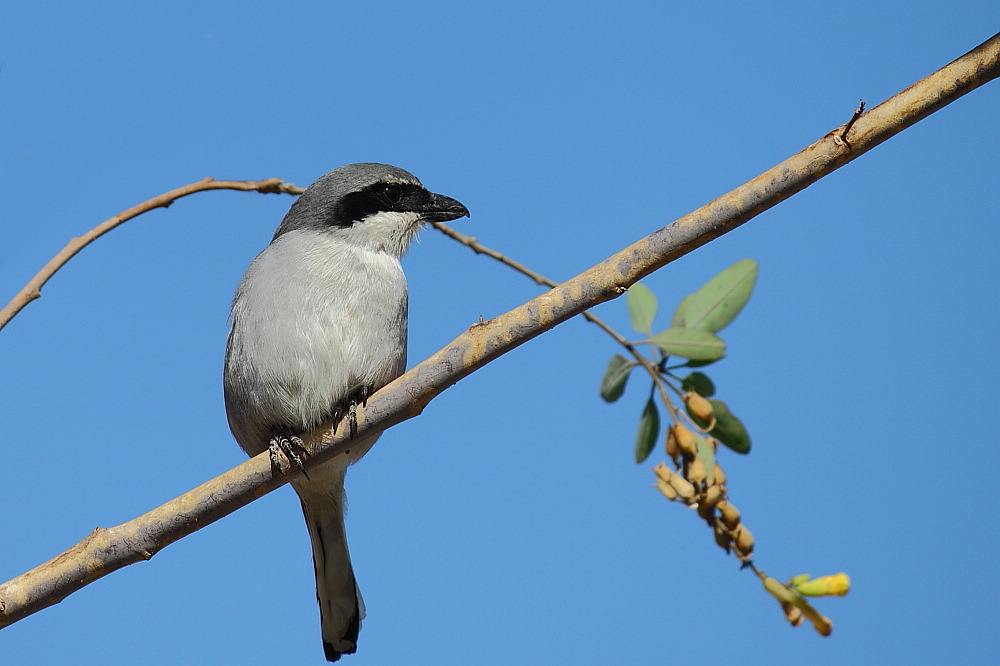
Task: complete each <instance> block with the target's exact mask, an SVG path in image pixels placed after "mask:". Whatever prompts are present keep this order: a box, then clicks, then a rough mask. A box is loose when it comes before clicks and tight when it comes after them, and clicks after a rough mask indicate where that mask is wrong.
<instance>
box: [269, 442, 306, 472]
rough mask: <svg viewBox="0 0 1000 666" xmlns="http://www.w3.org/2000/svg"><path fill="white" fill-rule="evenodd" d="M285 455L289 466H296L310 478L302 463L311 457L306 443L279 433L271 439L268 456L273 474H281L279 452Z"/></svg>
mask: <svg viewBox="0 0 1000 666" xmlns="http://www.w3.org/2000/svg"><path fill="white" fill-rule="evenodd" d="M279 451H280V452H281V453H283V454H284V456H285V459H286V460H288V465H289V466H290V467H291V466H295V467H296V468H298V470H299V471H300V472H302V475H303V476H304V477H306V479H308V478H309V473H308V472H307V471H306V468H305V465H304V464H303V463H302V461H303V460H304V459H305V458H308V457H309V451H308V450H307V449H306V446H305V442H303V441H302V440H301V439H300V438H298V437H296V436H295V435H287V434H284V433H279V434H277V435H275V436H274V437H272V438H271V441H270V442H269V443H268V445H267V455H268V458H269V459H270V461H271V473H272V474H280V473H281V465H280V464H279V462H278V452H279Z"/></svg>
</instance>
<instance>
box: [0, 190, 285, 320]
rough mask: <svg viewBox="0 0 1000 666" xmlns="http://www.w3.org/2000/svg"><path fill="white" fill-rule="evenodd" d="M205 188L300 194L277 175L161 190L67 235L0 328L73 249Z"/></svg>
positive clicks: (4, 313)
mask: <svg viewBox="0 0 1000 666" xmlns="http://www.w3.org/2000/svg"><path fill="white" fill-rule="evenodd" d="M206 190H241V191H243V192H261V193H263V194H302V189H301V188H298V187H296V186H295V185H292V184H290V183H286V182H284V181H283V180H281V179H280V178H267V179H266V180H214V179H212V178H204V179H202V180H199V181H198V182H196V183H190V184H188V185H183V186H181V187H178V188H176V189H173V190H170V191H169V192H164V193H163V194H161V195H159V196H156V197H153V198H152V199H148V200H146V201H143V202H142V203H141V204H137V205H135V206H132V207H131V208H129V209H128V210H123V211H122V212H120V213H118V214H117V215H115V216H114V217H109V218H108V219H106V220H104V221H103V222H101V223H100V224H98V225H97V226H96V227H94V228H93V229H91V230H90V231H88V232H87V233H85V234H83V235H82V236H77V237H76V238H71V239H70V241H69V242H68V243H66V247H64V248H63V249H61V250H60V251H59V254H57V255H56V256H54V257H52V258H51V259H50V260H49V262H48V263H47V264H45V265H44V266H42V270H40V271H38V273H36V274H35V277H33V278H31V280H29V281H28V284H26V285H24V287H23V288H22V289H21V291H19V292H17V294H15V295H14V298H12V299H11V300H10V303H8V304H7V305H5V306H4V307H3V309H2V310H0V329H2V328H3V327H4V326H6V325H7V322H9V321H10V320H11V319H13V318H14V317H15V315H17V313H18V312H20V311H21V310H23V309H24V308H25V306H27V305H28V303H30V302H31V301H33V300H35V299H36V298H40V297H41V295H42V287H44V286H45V283H46V282H48V281H49V279H50V278H51V277H52V276H53V275H55V274H56V271H58V270H59V269H60V268H62V267H63V266H65V265H66V262H68V261H69V260H70V259H72V258H73V257H74V256H76V253H77V252H79V251H80V250H82V249H83V248H85V247H87V246H88V245H90V244H91V243H93V242H94V241H95V240H97V239H98V238H100V237H101V236H103V235H104V234H106V233H108V232H109V231H111V230H112V229H114V228H115V227H117V226H118V225H120V224H123V223H124V222H128V221H129V220H131V219H132V218H133V217H138V216H139V215H142V214H143V213H148V212H149V211H151V210H156V209H157V208H167V207H168V206H170V205H171V204H172V203H174V202H175V201H177V200H178V199H181V198H183V197H186V196H188V195H189V194H194V193H195V192H204V191H206Z"/></svg>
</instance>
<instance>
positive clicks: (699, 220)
mask: <svg viewBox="0 0 1000 666" xmlns="http://www.w3.org/2000/svg"><path fill="white" fill-rule="evenodd" d="M998 75H1000V35H995V36H994V37H992V38H991V39H989V40H988V41H987V42H985V43H984V44H982V45H980V46H979V47H977V48H976V49H974V50H973V51H970V52H969V53H967V54H966V55H964V56H962V57H961V58H959V59H958V60H956V61H954V62H952V63H950V64H949V65H947V66H945V67H944V68H942V69H940V70H939V71H937V72H935V73H934V74H932V75H931V76H929V77H927V78H925V79H923V80H922V81H919V82H917V83H916V84H914V85H912V86H910V87H909V88H907V89H906V90H904V91H902V92H900V93H899V94H897V95H896V96H894V97H892V98H891V99H889V100H887V101H886V102H883V103H882V104H880V105H879V106H877V107H875V108H874V109H871V110H870V111H869V112H868V113H866V114H864V115H863V116H861V117H860V118H858V120H857V122H856V123H855V124H854V127H853V128H852V129H853V133H854V138H853V139H852V141H851V143H852V146H853V150H848V149H847V148H846V146H844V145H842V144H843V141H841V142H840V144H838V143H837V142H836V141H835V140H834V136H836V133H837V132H839V129H840V128H838V129H836V130H834V131H833V132H831V133H828V134H827V135H825V136H823V137H822V138H821V139H820V140H818V141H816V142H815V143H813V144H812V145H810V146H808V147H806V148H805V149H804V150H802V151H801V152H799V153H797V154H795V155H793V156H792V157H790V158H788V159H786V160H785V161H783V162H781V163H780V164H778V165H776V166H774V167H772V168H771V169H768V170H767V171H765V172H764V173H763V174H761V175H759V176H757V177H756V178H754V179H753V180H751V181H749V182H747V183H745V184H743V185H740V186H739V187H737V188H736V189H735V190H733V191H731V192H729V193H727V194H724V195H722V196H721V197H719V198H718V199H716V200H714V201H712V202H710V203H708V204H706V205H705V206H702V207H701V208H699V209H698V210H695V211H693V212H691V213H688V214H687V215H685V216H683V217H681V218H680V219H678V220H676V221H675V222H673V223H672V224H670V225H668V226H666V227H663V228H662V229H659V230H657V231H655V232H653V233H652V234H650V235H648V236H646V237H645V238H642V239H640V240H639V241H637V242H635V243H633V244H632V245H630V246H628V247H626V248H625V249H623V250H621V251H619V252H617V253H616V254H614V255H612V256H611V257H609V258H608V259H606V260H605V261H603V262H601V263H599V264H597V265H596V266H593V267H592V268H590V269H588V270H586V271H584V272H583V273H581V274H579V275H577V276H576V277H574V278H572V279H570V280H568V281H566V282H564V283H563V284H561V285H559V286H558V287H556V288H555V289H552V290H550V291H548V292H546V293H544V294H541V295H540V296H538V297H537V298H534V299H532V300H530V301H528V302H527V303H525V304H523V305H520V306H518V307H516V308H514V309H513V310H511V311H509V312H506V313H504V314H502V315H500V316H498V317H496V318H495V319H491V320H489V321H487V322H483V323H482V324H475V325H473V326H471V327H470V328H469V329H468V330H466V331H465V332H463V333H462V334H461V335H459V336H458V337H457V338H455V339H454V340H453V341H451V342H450V343H448V344H447V345H446V346H445V347H444V348H442V349H441V350H440V351H438V352H437V353H435V354H434V355H433V356H431V357H430V358H428V359H426V360H425V361H423V362H422V363H420V364H419V365H417V366H416V367H414V368H412V369H411V370H410V371H409V372H407V373H406V374H404V375H403V376H401V377H399V378H398V379H396V380H395V381H394V382H392V383H391V384H389V385H388V386H386V387H385V388H383V389H382V390H380V391H378V392H376V393H375V394H374V395H373V396H372V397H371V398H369V400H368V405H367V407H364V408H361V409H359V410H358V429H357V434H358V436H359V437H362V438H363V437H365V436H366V435H369V434H374V433H376V432H379V431H382V430H385V429H386V428H389V427H392V426H394V425H396V424H398V423H400V422H402V421H405V420H407V419H411V418H413V417H415V416H417V415H419V414H420V413H421V412H422V411H423V409H424V408H425V407H426V406H427V404H428V403H429V402H430V401H431V400H432V399H433V398H434V397H435V396H437V395H439V394H440V393H442V392H443V391H444V390H446V389H447V388H448V387H450V386H452V385H453V384H455V383H456V382H458V381H460V380H462V379H463V378H465V377H466V376H468V375H469V374H471V373H473V372H475V371H476V370H478V369H479V368H481V367H483V366H484V365H486V364H487V363H489V362H491V361H493V360H495V359H497V358H499V357H500V356H502V355H503V354H506V353H507V352H509V351H511V350H512V349H515V348H516V347H518V346H520V345H522V344H524V343H525V342H527V341H528V340H531V339H532V338H534V337H536V336H538V335H540V334H542V333H544V332H545V331H547V330H549V329H551V328H553V327H554V326H556V325H558V324H560V323H562V322H564V321H566V320H567V319H570V318H571V317H574V316H576V315H578V314H580V313H581V312H583V311H584V310H586V309H587V308H591V307H593V306H595V305H598V304H600V303H603V302H606V301H609V300H612V299H614V298H616V297H617V296H619V295H620V294H621V293H622V292H623V290H624V289H625V288H627V287H628V286H629V285H631V284H634V283H635V282H636V281H637V280H639V279H641V278H642V277H644V276H646V275H648V274H649V273H651V272H653V271H655V270H657V269H659V268H662V267H663V266H665V265H667V264H668V263H670V262H672V261H674V260H675V259H677V258H679V257H682V256H684V255H685V254H687V253H689V252H691V251H692V250H694V249H696V248H698V247H701V246H702V245H704V244H706V243H708V242H710V241H712V240H713V239H715V238H717V237H719V236H721V235H722V234H725V233H727V232H729V231H731V230H733V229H735V228H736V227H738V226H740V225H742V224H744V223H745V222H747V221H748V220H750V219H752V218H753V217H755V216H757V215H759V214H760V213H762V212H763V211H765V210H767V209H768V208H771V207H772V206H775V205H777V204H778V203H780V202H782V201H784V200H785V199H787V198H788V197H790V196H792V195H793V194H795V193H796V192H799V191H801V190H803V189H805V188H806V187H808V186H809V185H811V184H812V183H814V182H816V181H817V180H819V179H820V178H822V177H824V176H826V175H828V174H830V173H832V172H833V171H835V170H836V169H838V168H840V167H841V166H843V165H844V164H847V163H848V162H850V161H852V160H854V159H856V158H858V157H860V156H861V155H863V154H864V153H865V152H867V151H869V150H871V149H872V148H874V147H875V146H877V145H879V144H880V143H882V142H883V141H885V140H886V139H889V138H890V137H892V136H894V135H895V134H898V133H899V132H901V131H903V130H904V129H906V128H907V127H909V126H910V125H913V124H914V123H916V122H917V121H919V120H920V119H922V118H925V117H926V116H928V115H930V114H931V113H933V112H934V111H936V110H938V109H940V108H941V107H943V106H945V105H947V104H949V103H951V102H953V101H955V100H956V99H958V98H960V97H961V96H963V95H965V94H967V93H969V92H971V91H972V90H975V89H976V88H978V87H979V86H981V85H983V84H985V83H987V82H989V81H991V80H993V79H994V78H996V77H997V76H998ZM330 426H331V424H324V426H322V427H320V428H317V429H316V430H314V431H312V432H310V433H305V436H304V440H305V442H306V446H307V448H308V449H309V451H310V452H311V454H312V455H311V459H310V464H314V463H320V462H323V461H325V460H330V459H332V457H333V456H335V455H339V454H341V453H343V452H344V451H346V450H347V449H349V448H350V447H351V446H352V442H351V441H350V440H349V439H348V438H347V435H346V433H345V431H346V430H347V429H346V428H340V429H339V430H338V431H337V432H336V433H334V432H333V431H332V430H331V427H330ZM283 471H284V473H283V474H277V475H272V472H271V469H270V462H269V460H268V455H267V453H266V452H265V453H262V454H261V455H259V456H256V457H254V458H251V459H250V460H248V461H246V462H244V463H243V464H241V465H238V466H237V467H234V468H233V469H231V470H229V471H227V472H225V473H223V474H221V475H220V476H218V477H216V478H214V479H211V480H210V481H207V482H205V483H203V484H202V485H200V486H198V487H197V488H195V489H194V490H190V491H188V492H186V493H184V494H183V495H181V496H180V497H177V498H175V499H173V500H171V501H169V502H167V503H166V504H163V505H161V506H159V507H157V508H155V509H153V510H152V511H149V512H148V513H145V514H143V515H142V516H139V517H138V518H135V519H133V520H130V521H128V522H125V523H122V524H120V525H117V526H115V527H111V528H109V529H99V530H95V532H94V533H92V534H91V535H90V536H88V537H87V538H86V539H84V540H83V541H81V542H80V543H79V544H77V545H76V546H74V547H73V548H71V549H70V550H68V551H66V552H65V553H62V554H60V555H58V556H56V557H55V558H53V559H51V560H49V561H48V562H45V563H43V564H41V565H39V566H37V567H35V568H34V569H32V570H31V571H28V572H27V573H24V574H22V575H20V576H18V577H16V578H14V579H12V580H9V581H7V582H6V583H4V584H2V585H0V608H2V609H3V610H2V611H0V626H6V625H9V624H12V623H14V622H17V621H18V620H20V619H22V618H24V617H26V616H28V615H30V614H32V613H35V612H37V611H39V610H41V609H43V608H45V607H47V606H51V605H52V604H54V603H57V602H58V601H60V600H61V599H63V598H65V597H66V596H67V595H69V594H71V593H73V592H75V591H76V590H79V589H80V588H81V587H83V586H84V585H87V584H88V583H91V582H93V581H95V580H97V579H98V578H101V577H102V576H106V575H107V574H109V573H111V572H112V571H115V570H117V569H120V568H121V567H123V566H125V565H128V564H131V563H133V562H138V561H141V560H144V559H149V558H150V557H152V556H153V555H154V554H155V553H157V552H158V551H159V550H161V549H162V548H164V547H165V546H167V545H169V544H171V543H173V542H174V541H177V540H178V539H181V538H183V537H185V536H187V535H188V534H191V533H192V532H194V531H196V530H198V529H201V528H202V527H205V526H206V525H208V524H209V523H212V522H214V521H216V520H218V519H219V518H222V517H223V516H225V515H228V514H230V513H232V512H233V511H236V510H237V509H239V508H240V507H242V506H245V505H247V504H249V503H250V502H252V501H254V500H255V499H258V498H260V497H261V496H263V495H264V494H266V493H268V492H270V491H272V490H274V489H275V488H278V487H279V486H281V485H283V484H285V483H287V482H288V480H289V479H290V478H292V476H293V475H294V474H297V473H298V472H297V471H295V470H292V469H288V468H287V465H286V466H285V468H284V470H283Z"/></svg>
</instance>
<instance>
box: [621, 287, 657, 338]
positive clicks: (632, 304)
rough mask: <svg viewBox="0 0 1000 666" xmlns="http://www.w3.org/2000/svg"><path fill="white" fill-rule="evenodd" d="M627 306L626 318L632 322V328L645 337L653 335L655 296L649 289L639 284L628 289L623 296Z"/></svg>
mask: <svg viewBox="0 0 1000 666" xmlns="http://www.w3.org/2000/svg"><path fill="white" fill-rule="evenodd" d="M625 302H626V303H627V304H628V316H629V318H630V319H631V320H632V328H634V329H635V330H636V331H637V332H639V333H645V334H646V335H652V334H653V317H655V316H656V294H654V293H653V292H652V291H650V289H649V287H647V286H646V285H644V284H641V283H639V282H636V283H635V284H634V285H632V286H631V287H629V288H628V292H627V293H626V294H625Z"/></svg>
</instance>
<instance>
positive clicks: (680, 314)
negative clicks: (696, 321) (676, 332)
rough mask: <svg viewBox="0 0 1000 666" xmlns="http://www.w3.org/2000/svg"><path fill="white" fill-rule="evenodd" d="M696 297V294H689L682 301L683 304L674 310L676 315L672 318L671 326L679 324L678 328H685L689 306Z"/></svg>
mask: <svg viewBox="0 0 1000 666" xmlns="http://www.w3.org/2000/svg"><path fill="white" fill-rule="evenodd" d="M692 298H694V294H688V295H687V296H685V297H684V300H683V301H681V304H680V305H678V306H677V309H676V310H674V316H673V318H672V319H671V320H670V325H671V326H677V327H678V328H684V315H685V314H686V313H687V307H688V305H689V304H690V303H691V299H692Z"/></svg>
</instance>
